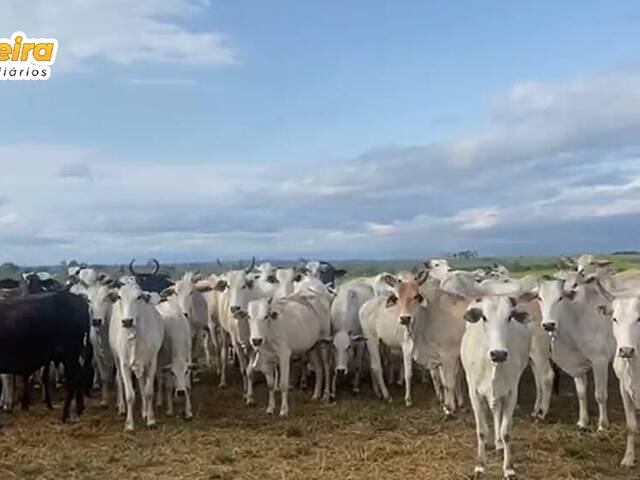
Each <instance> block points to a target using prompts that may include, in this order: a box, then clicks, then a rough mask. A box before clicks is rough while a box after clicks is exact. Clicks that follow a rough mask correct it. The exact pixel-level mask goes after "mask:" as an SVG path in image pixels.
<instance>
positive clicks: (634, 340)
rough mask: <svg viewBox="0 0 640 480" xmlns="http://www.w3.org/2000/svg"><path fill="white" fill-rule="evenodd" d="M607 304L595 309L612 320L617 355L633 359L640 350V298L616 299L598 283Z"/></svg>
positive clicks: (604, 303)
mask: <svg viewBox="0 0 640 480" xmlns="http://www.w3.org/2000/svg"><path fill="white" fill-rule="evenodd" d="M598 286H599V288H600V291H601V293H602V295H603V297H604V299H605V302H603V303H601V304H599V305H597V306H596V307H595V309H596V311H597V312H598V313H600V314H601V315H604V316H607V317H610V318H611V322H612V326H613V336H614V337H615V339H616V347H617V349H616V355H617V356H618V357H620V358H625V359H632V358H635V357H636V356H637V355H638V350H639V349H640V298H639V297H637V296H633V297H620V298H616V297H614V296H613V295H611V294H610V293H609V292H607V291H606V290H605V289H604V288H603V287H602V285H600V284H599V283H598Z"/></svg>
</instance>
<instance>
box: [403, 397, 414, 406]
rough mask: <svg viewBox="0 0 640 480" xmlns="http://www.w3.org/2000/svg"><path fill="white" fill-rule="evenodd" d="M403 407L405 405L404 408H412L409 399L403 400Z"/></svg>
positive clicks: (411, 401) (411, 402)
mask: <svg viewBox="0 0 640 480" xmlns="http://www.w3.org/2000/svg"><path fill="white" fill-rule="evenodd" d="M404 405H405V406H406V407H413V400H410V399H409V400H407V399H405V401H404Z"/></svg>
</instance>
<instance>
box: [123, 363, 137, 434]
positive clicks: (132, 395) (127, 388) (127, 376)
mask: <svg viewBox="0 0 640 480" xmlns="http://www.w3.org/2000/svg"><path fill="white" fill-rule="evenodd" d="M120 376H121V378H122V386H123V387H124V399H125V403H126V406H127V418H126V420H125V422H124V429H125V431H128V432H132V431H133V427H134V423H133V407H134V406H135V403H136V391H135V389H134V387H133V379H132V378H131V371H130V370H129V369H127V367H126V365H120Z"/></svg>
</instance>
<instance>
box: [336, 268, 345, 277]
mask: <svg viewBox="0 0 640 480" xmlns="http://www.w3.org/2000/svg"><path fill="white" fill-rule="evenodd" d="M346 274H347V271H346V270H345V269H344V268H339V269H338V270H336V277H344V276H345V275H346Z"/></svg>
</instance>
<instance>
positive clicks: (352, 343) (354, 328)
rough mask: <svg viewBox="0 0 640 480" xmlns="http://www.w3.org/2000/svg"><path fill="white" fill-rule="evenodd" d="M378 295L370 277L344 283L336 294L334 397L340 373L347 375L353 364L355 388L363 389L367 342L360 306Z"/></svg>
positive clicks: (334, 303)
mask: <svg viewBox="0 0 640 480" xmlns="http://www.w3.org/2000/svg"><path fill="white" fill-rule="evenodd" d="M385 285H386V284H385ZM374 296H375V291H374V288H373V287H372V286H371V280H370V279H368V278H355V279H353V280H349V281H348V282H345V283H343V284H342V285H340V287H339V288H338V291H337V295H336V298H335V299H334V300H333V303H332V304H331V334H332V337H333V364H334V374H333V380H332V383H331V396H332V397H335V395H336V380H337V378H338V376H341V375H347V374H348V373H349V366H350V364H352V365H353V368H354V378H353V392H354V393H358V392H359V391H360V373H361V370H362V359H363V357H364V351H365V346H366V343H365V337H364V334H363V333H362V327H361V325H360V319H359V318H358V312H359V311H360V307H362V305H364V303H365V302H366V301H367V300H370V299H371V298H373V297H374ZM350 360H351V361H350Z"/></svg>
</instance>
